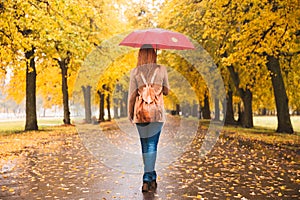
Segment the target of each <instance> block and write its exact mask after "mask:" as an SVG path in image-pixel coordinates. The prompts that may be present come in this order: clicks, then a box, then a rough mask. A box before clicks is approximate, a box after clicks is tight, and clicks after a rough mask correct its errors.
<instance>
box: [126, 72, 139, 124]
mask: <svg viewBox="0 0 300 200" xmlns="http://www.w3.org/2000/svg"><path fill="white" fill-rule="evenodd" d="M137 94H138V86H137V82H136V80H135V77H134V70H131V72H130V81H129V90H128V104H127V105H128V109H127V110H128V119H129V120H130V121H132V120H133V116H134V104H135V100H136V96H137Z"/></svg>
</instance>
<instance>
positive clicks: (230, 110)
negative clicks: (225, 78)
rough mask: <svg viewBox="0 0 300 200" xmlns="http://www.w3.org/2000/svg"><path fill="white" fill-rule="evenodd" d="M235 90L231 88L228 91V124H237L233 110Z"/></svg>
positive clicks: (226, 119)
mask: <svg viewBox="0 0 300 200" xmlns="http://www.w3.org/2000/svg"><path fill="white" fill-rule="evenodd" d="M232 96H233V92H232V90H231V89H229V90H228V92H227V97H226V108H227V109H226V115H225V124H227V125H236V121H235V120H234V111H233V101H232Z"/></svg>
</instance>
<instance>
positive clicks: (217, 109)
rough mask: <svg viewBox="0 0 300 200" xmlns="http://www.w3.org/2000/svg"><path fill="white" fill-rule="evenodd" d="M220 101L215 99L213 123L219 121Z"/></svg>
mask: <svg viewBox="0 0 300 200" xmlns="http://www.w3.org/2000/svg"><path fill="white" fill-rule="evenodd" d="M219 103H220V100H219V99H218V98H215V118H214V120H215V121H220V104H219Z"/></svg>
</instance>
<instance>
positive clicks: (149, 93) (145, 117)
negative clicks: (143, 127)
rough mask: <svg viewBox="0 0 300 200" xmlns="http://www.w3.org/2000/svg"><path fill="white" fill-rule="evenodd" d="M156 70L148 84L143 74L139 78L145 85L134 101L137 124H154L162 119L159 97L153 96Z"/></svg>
mask: <svg viewBox="0 0 300 200" xmlns="http://www.w3.org/2000/svg"><path fill="white" fill-rule="evenodd" d="M157 70H158V68H156V69H155V71H154V74H153V76H152V78H151V81H150V84H148V83H147V81H146V79H145V77H144V75H143V73H141V78H142V80H143V82H144V84H145V86H144V87H143V88H142V91H141V92H138V93H139V96H138V98H137V101H136V121H138V123H148V122H156V121H159V120H161V118H162V107H161V105H160V103H159V97H158V96H157V95H156V94H155V90H154V87H153V83H154V79H155V76H156V73H157Z"/></svg>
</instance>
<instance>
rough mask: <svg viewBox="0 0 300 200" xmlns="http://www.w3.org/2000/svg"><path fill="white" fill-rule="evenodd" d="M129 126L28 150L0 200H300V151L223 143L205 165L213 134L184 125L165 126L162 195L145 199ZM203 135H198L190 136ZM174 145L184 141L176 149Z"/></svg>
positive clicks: (8, 170) (0, 181) (6, 170)
mask: <svg viewBox="0 0 300 200" xmlns="http://www.w3.org/2000/svg"><path fill="white" fill-rule="evenodd" d="M121 123H122V121H121V122H120V123H119V124H118V123H117V124H116V123H103V124H102V125H101V129H100V128H99V127H100V126H99V125H81V127H79V126H80V125H78V126H77V131H75V130H74V133H72V134H66V135H62V136H60V137H52V138H51V141H49V143H47V144H44V145H45V146H44V148H31V147H28V148H26V149H25V150H24V151H23V152H21V154H20V155H19V156H18V158H16V159H15V160H12V161H5V162H6V163H5V164H3V163H2V171H1V173H0V188H1V190H0V199H1V200H10V199H26V200H28V199H30V200H31V199H72V200H73V199H74V200H85V199H86V200H87V199H91V200H94V199H95V200H98V199H99V200H111V199H126V200H143V199H145V200H146V199H149V200H150V199H152V200H159V199H162V200H165V199H170V200H176V199H178V200H181V199H209V200H210V199H243V200H246V199H288V200H291V199H299V198H300V179H299V177H300V166H299V151H297V150H290V149H289V148H285V147H277V146H272V145H265V144H262V143H251V142H245V141H239V140H236V139H231V138H228V137H223V136H221V137H220V138H218V140H217V143H216V144H215V145H214V146H213V148H212V150H211V151H210V152H209V153H208V154H207V155H206V156H204V157H201V156H199V150H200V149H201V144H203V140H204V138H205V137H204V136H205V134H206V131H207V130H206V129H205V128H203V127H201V125H200V127H198V124H196V126H195V124H193V122H185V123H182V122H178V121H177V122H176V121H175V122H174V121H169V122H168V123H167V124H166V125H165V127H164V136H162V138H161V140H160V147H159V152H158V154H159V156H160V158H159V159H158V169H157V173H158V188H157V191H156V192H150V193H145V194H143V193H142V192H141V185H142V171H141V170H142V169H141V168H142V164H141V158H139V156H140V154H139V153H140V146H139V141H138V138H137V137H136V136H130V135H126V134H124V133H126V132H128V131H129V130H133V129H132V128H133V127H132V126H130V125H127V124H126V123H125V124H121ZM189 123H191V124H189ZM185 126H186V127H185ZM120 127H121V128H120ZM180 127H185V128H184V129H181V128H180ZM195 127H196V128H197V129H196V132H195V133H193V134H184V133H182V131H184V130H185V131H186V132H189V131H190V132H192V131H193V130H194V128H195ZM189 128H191V129H189ZM99 130H100V131H99ZM177 130H179V131H177ZM129 132H130V131H129ZM131 132H134V131H131ZM175 132H176V134H175ZM122 134H123V135H122ZM176 135H178V137H177V136H176ZM185 136H190V137H185ZM100 138H106V140H103V141H99V140H101V139H100ZM49 139H50V138H49ZM172 140H173V141H174V140H175V141H177V142H175V143H174V144H175V145H174V146H172V145H170V141H172ZM108 141H109V142H110V143H107V142H108ZM180 141H181V143H180ZM106 145H108V146H106ZM176 145H178V149H174V147H176ZM180 145H185V147H184V148H183V147H182V146H180ZM170 146H171V148H169V147H170ZM117 148H119V150H120V149H121V150H122V151H123V152H127V153H126V155H124V156H127V158H126V157H124V158H122V156H118V157H115V158H114V157H112V156H113V154H114V153H116V151H115V150H116V149H117ZM160 150H161V151H160ZM171 151H173V152H171ZM174 151H175V153H174ZM128 152H129V153H128ZM164 155H166V156H164ZM132 156H133V157H132ZM135 156H136V157H135ZM170 156H173V157H170ZM131 158H132V159H131ZM126 159H127V161H128V162H127V161H126ZM114 160H115V163H114V162H112V161H114ZM132 160H134V161H132ZM159 162H160V163H159ZM128 163H129V164H128ZM161 163H164V164H161ZM113 164H114V165H113ZM122 166H126V168H124V167H122ZM130 167H131V168H130Z"/></svg>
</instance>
